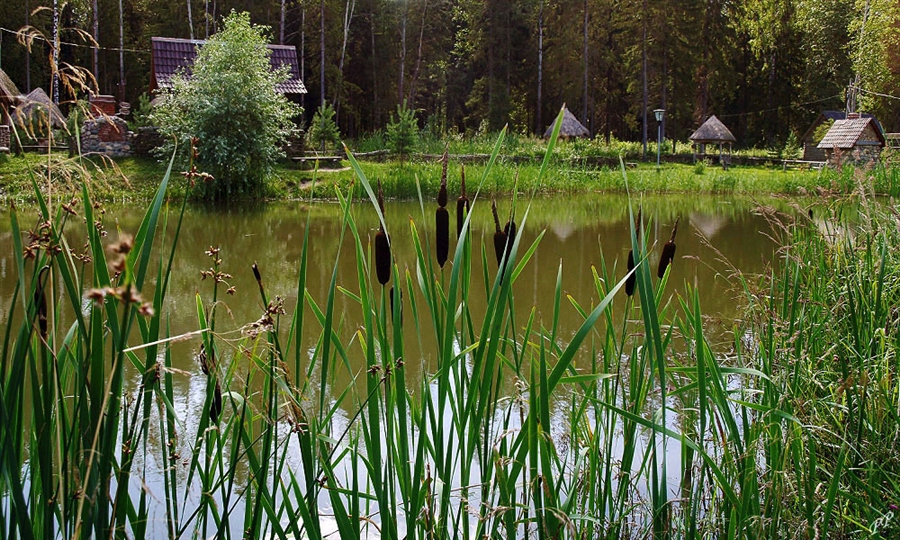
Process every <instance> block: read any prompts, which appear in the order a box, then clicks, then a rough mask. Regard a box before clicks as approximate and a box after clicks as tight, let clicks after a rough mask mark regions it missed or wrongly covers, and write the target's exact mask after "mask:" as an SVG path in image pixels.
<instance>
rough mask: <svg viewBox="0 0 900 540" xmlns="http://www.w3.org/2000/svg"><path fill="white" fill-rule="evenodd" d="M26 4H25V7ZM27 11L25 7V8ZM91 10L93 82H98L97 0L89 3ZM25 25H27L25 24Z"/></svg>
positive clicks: (98, 33)
mask: <svg viewBox="0 0 900 540" xmlns="http://www.w3.org/2000/svg"><path fill="white" fill-rule="evenodd" d="M27 5H28V3H27V2H26V6H27ZM26 9H27V7H26ZM91 10H92V15H93V19H94V25H93V33H92V37H93V38H94V43H93V47H92V49H93V55H92V56H93V59H94V69H93V74H94V81H95V82H96V81H98V80H99V79H100V9H99V8H98V7H97V0H94V1H93V2H92V3H91ZM26 24H27V23H26Z"/></svg>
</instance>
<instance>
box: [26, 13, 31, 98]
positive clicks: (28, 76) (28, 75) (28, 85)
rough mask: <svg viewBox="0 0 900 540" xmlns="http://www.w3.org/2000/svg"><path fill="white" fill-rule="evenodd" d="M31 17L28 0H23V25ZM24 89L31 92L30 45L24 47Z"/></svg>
mask: <svg viewBox="0 0 900 540" xmlns="http://www.w3.org/2000/svg"><path fill="white" fill-rule="evenodd" d="M30 19H31V7H30V6H29V5H28V0H25V26H28V25H29V24H30V23H29V21H30ZM25 91H26V92H27V93H29V94H30V93H31V47H29V48H27V49H25Z"/></svg>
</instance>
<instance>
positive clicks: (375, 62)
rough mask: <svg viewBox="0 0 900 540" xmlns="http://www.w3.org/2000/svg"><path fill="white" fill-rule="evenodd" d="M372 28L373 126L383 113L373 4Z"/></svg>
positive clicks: (378, 121)
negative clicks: (381, 112)
mask: <svg viewBox="0 0 900 540" xmlns="http://www.w3.org/2000/svg"><path fill="white" fill-rule="evenodd" d="M369 22H370V23H371V30H372V127H376V126H378V125H379V123H380V120H381V115H380V113H379V110H378V54H377V51H378V49H376V48H375V7H374V5H373V6H372V17H371V19H370V20H369Z"/></svg>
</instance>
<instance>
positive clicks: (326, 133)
mask: <svg viewBox="0 0 900 540" xmlns="http://www.w3.org/2000/svg"><path fill="white" fill-rule="evenodd" d="M334 115H335V112H334V109H333V108H332V107H331V105H328V104H327V103H323V104H322V105H319V108H318V109H317V110H316V114H315V115H314V116H313V119H312V122H310V124H309V131H308V132H307V134H306V140H307V144H309V146H310V147H312V148H317V149H319V150H321V151H322V152H324V151H325V149H326V148H328V147H329V146H330V147H331V148H334V147H336V146H337V145H339V144H341V132H340V130H338V127H337V124H336V123H335V122H334Z"/></svg>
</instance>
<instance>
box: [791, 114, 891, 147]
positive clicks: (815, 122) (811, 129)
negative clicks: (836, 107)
mask: <svg viewBox="0 0 900 540" xmlns="http://www.w3.org/2000/svg"><path fill="white" fill-rule="evenodd" d="M859 116H860V117H861V118H874V119H875V123H876V124H878V119H877V118H875V115H873V114H870V113H859ZM846 118H847V113H846V112H845V111H822V112H820V113H819V115H818V116H817V117H816V119H815V120H813V123H812V124H810V126H809V129H807V130H806V133H804V134H803V137H802V138H801V139H800V140H801V141H810V142H818V141H811V140H810V139H811V138H812V136H813V133H815V131H816V128H818V127H819V126H820V125H821V124H822V123H823V122H825V121H826V120H835V121H836V120H845V119H846ZM878 127H879V128H881V124H878ZM882 131H884V130H883V129H882Z"/></svg>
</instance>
